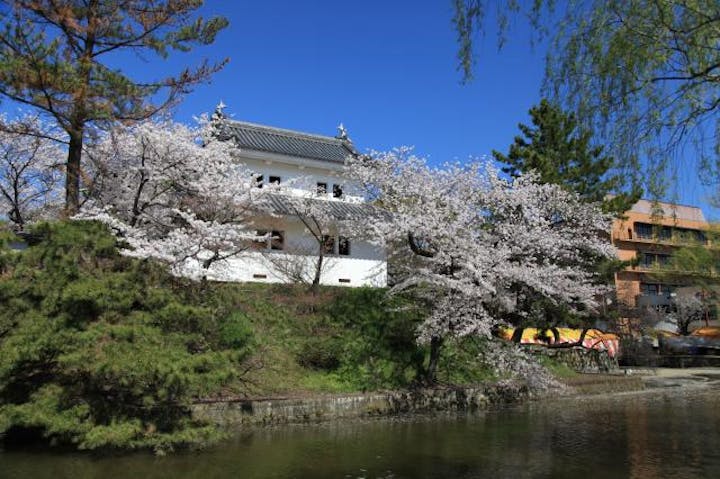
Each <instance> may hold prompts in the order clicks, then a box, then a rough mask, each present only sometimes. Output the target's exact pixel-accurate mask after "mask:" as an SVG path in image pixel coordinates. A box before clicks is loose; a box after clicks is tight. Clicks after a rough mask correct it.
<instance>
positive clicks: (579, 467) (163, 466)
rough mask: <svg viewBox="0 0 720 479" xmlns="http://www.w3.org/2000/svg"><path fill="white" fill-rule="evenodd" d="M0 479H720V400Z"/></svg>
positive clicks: (22, 458)
mask: <svg viewBox="0 0 720 479" xmlns="http://www.w3.org/2000/svg"><path fill="white" fill-rule="evenodd" d="M0 478H23V479H25V478H27V479H43V478H47V479H63V478H72V479H90V478H98V479H99V478H102V479H115V478H133V479H135V478H143V479H145V478H147V479H153V478H193V479H214V478H242V479H254V478H367V479H370V478H373V479H374V478H385V479H390V478H393V479H398V478H450V479H453V478H457V479H464V478H513V479H515V478H573V479H590V478H634V479H651V478H652V479H656V478H674V479H686V478H720V389H704V390H692V389H690V390H667V391H666V390H662V391H652V392H642V393H628V394H620V395H610V396H594V397H586V398H582V399H560V400H555V401H545V402H537V403H532V404H527V405H524V406H521V407H517V408H513V409H506V410H502V411H495V412H488V413H483V414H476V415H467V416H457V415H454V416H441V417H426V416H419V417H418V416H415V417H408V418H396V419H384V420H373V421H357V422H337V423H328V424H321V425H313V426H291V427H283V428H272V429H261V430H255V431H252V432H247V433H244V434H239V435H238V436H237V437H235V438H234V439H231V440H229V441H227V442H225V443H223V444H222V445H220V446H217V447H214V448H211V449H208V450H205V451H202V452H192V453H182V454H174V455H170V456H165V457H155V456H152V455H150V454H145V453H137V454H130V455H124V456H112V457H107V456H97V455H93V454H82V453H67V452H62V453H61V452H56V451H50V452H48V451H47V450H12V449H11V448H10V449H6V450H0Z"/></svg>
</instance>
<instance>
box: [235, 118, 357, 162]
mask: <svg viewBox="0 0 720 479" xmlns="http://www.w3.org/2000/svg"><path fill="white" fill-rule="evenodd" d="M222 131H223V133H222V134H223V136H224V137H226V138H232V139H234V140H235V142H236V143H237V145H238V146H239V147H240V148H245V149H249V150H256V151H265V152H269V153H279V154H282V155H288V156H297V157H302V158H311V159H314V160H322V161H330V162H333V163H344V162H345V159H346V158H347V157H348V156H350V155H356V154H357V152H356V151H355V148H354V147H353V145H352V143H351V142H349V141H348V140H343V139H341V138H334V137H332V136H323V135H312V134H309V133H303V132H299V131H293V130H285V129H282V128H275V127H271V126H265V125H256V124H254V123H247V122H243V121H234V120H228V119H224V120H223V130H222Z"/></svg>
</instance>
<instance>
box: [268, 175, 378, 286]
mask: <svg viewBox="0 0 720 479" xmlns="http://www.w3.org/2000/svg"><path fill="white" fill-rule="evenodd" d="M315 183H316V181H315V179H314V178H309V177H301V178H298V179H296V181H295V182H293V183H289V184H288V185H289V187H288V185H285V186H284V187H283V188H282V189H278V192H279V193H281V194H282V200H281V201H282V202H283V204H284V205H285V209H287V212H288V213H290V215H291V217H292V218H294V219H295V220H296V221H298V222H299V223H300V224H301V225H302V228H303V232H304V233H305V234H304V235H303V236H302V237H299V238H296V239H295V241H293V242H289V243H286V245H285V248H284V250H283V253H284V254H282V255H266V256H265V259H266V260H267V261H269V262H270V263H271V265H272V267H273V269H274V270H275V271H278V272H279V273H281V274H282V275H283V276H284V277H285V278H286V279H288V280H290V281H293V282H296V283H302V284H307V285H308V286H309V287H310V290H311V291H313V292H315V291H317V289H318V288H319V286H320V284H321V280H322V278H323V276H324V275H326V274H327V273H328V272H330V271H332V269H333V268H334V267H336V266H337V264H338V261H337V260H338V257H339V255H341V254H343V251H344V249H345V248H348V247H349V244H350V243H349V242H350V241H354V240H358V239H361V238H365V237H366V235H365V234H364V233H365V230H366V228H365V222H366V221H371V220H372V218H373V216H374V215H378V214H382V213H381V212H380V211H379V210H377V209H375V208H373V207H372V206H369V205H352V206H350V205H348V206H350V207H346V208H343V209H337V208H333V206H334V204H337V202H339V201H344V200H329V199H323V197H324V196H325V195H324V192H323V193H318V192H316V191H315V189H314V186H315Z"/></svg>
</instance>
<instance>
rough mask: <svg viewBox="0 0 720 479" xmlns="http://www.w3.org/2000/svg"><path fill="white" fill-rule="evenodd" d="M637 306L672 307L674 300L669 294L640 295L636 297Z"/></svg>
mask: <svg viewBox="0 0 720 479" xmlns="http://www.w3.org/2000/svg"><path fill="white" fill-rule="evenodd" d="M635 304H637V305H638V307H640V308H645V307H653V308H654V307H657V306H670V305H671V304H672V298H671V297H670V295H669V294H638V295H637V296H636V297H635Z"/></svg>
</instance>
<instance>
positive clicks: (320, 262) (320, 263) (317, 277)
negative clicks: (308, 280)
mask: <svg viewBox="0 0 720 479" xmlns="http://www.w3.org/2000/svg"><path fill="white" fill-rule="evenodd" d="M324 247H325V245H324V244H323V243H322V242H320V251H319V252H318V260H317V263H315V277H314V278H313V281H312V284H311V285H310V291H312V292H313V293H316V292H317V290H318V288H320V277H321V276H322V267H323V261H324V260H325V253H323V248H324Z"/></svg>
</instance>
